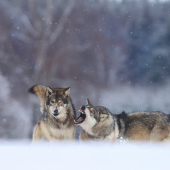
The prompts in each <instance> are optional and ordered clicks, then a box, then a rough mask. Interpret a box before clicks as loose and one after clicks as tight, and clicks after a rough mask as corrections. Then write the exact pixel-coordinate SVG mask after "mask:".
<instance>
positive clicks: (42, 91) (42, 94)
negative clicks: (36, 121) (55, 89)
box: [28, 85, 51, 113]
mask: <svg viewBox="0 0 170 170" xmlns="http://www.w3.org/2000/svg"><path fill="white" fill-rule="evenodd" d="M50 89H51V88H50ZM48 90H49V89H48V87H45V86H42V85H35V86H32V87H31V88H30V89H28V92H30V93H33V94H36V95H37V96H38V98H39V99H40V104H41V108H40V110H41V112H42V113H43V112H44V111H45V100H46V98H47V97H48V96H49V92H48Z"/></svg>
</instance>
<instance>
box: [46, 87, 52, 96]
mask: <svg viewBox="0 0 170 170" xmlns="http://www.w3.org/2000/svg"><path fill="white" fill-rule="evenodd" d="M52 92H53V90H52V89H51V88H50V87H49V86H47V95H51V94H52Z"/></svg>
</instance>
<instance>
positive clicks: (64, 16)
mask: <svg viewBox="0 0 170 170" xmlns="http://www.w3.org/2000/svg"><path fill="white" fill-rule="evenodd" d="M75 1H76V0H69V3H68V5H67V7H66V8H65V10H64V12H63V14H62V16H61V18H60V19H59V21H58V26H57V28H56V29H55V31H54V32H53V33H52V34H51V36H50V40H49V43H50V45H52V44H53V43H54V42H55V41H56V40H57V38H58V36H59V35H60V34H61V32H62V30H63V27H64V25H65V23H66V19H67V17H68V16H69V15H70V13H71V11H72V9H73V7H74V4H75Z"/></svg>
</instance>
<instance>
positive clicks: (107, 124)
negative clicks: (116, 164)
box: [75, 100, 170, 141]
mask: <svg viewBox="0 0 170 170" xmlns="http://www.w3.org/2000/svg"><path fill="white" fill-rule="evenodd" d="M75 124H77V125H80V126H81V127H82V128H83V131H82V132H81V134H80V137H79V138H80V140H95V141H97V140H104V141H116V140H117V139H126V140H132V141H169V140H170V115H166V114H164V113H162V112H135V113H131V114H126V113H125V112H123V113H121V114H119V115H112V114H111V112H110V111H109V110H108V109H107V108H104V107H101V106H93V105H92V104H91V103H90V102H89V100H87V105H86V106H82V107H81V109H80V116H79V117H78V118H77V119H76V120H75Z"/></svg>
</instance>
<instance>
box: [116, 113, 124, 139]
mask: <svg viewBox="0 0 170 170" xmlns="http://www.w3.org/2000/svg"><path fill="white" fill-rule="evenodd" d="M115 117H116V122H117V125H118V129H119V136H118V139H120V138H124V137H125V126H126V121H127V114H126V113H125V112H122V113H121V114H119V115H115Z"/></svg>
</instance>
